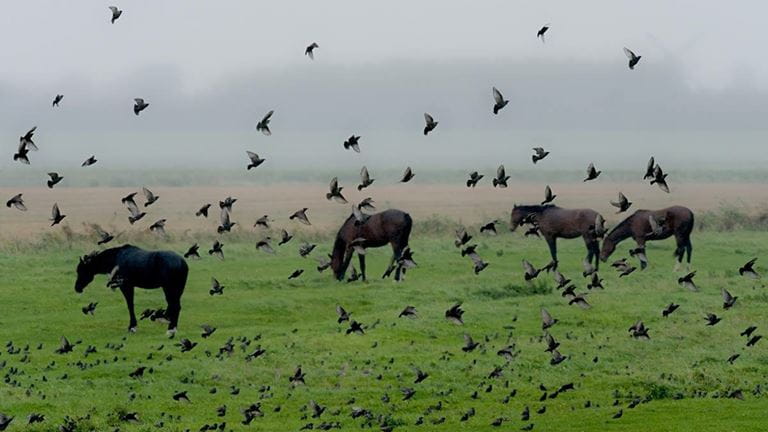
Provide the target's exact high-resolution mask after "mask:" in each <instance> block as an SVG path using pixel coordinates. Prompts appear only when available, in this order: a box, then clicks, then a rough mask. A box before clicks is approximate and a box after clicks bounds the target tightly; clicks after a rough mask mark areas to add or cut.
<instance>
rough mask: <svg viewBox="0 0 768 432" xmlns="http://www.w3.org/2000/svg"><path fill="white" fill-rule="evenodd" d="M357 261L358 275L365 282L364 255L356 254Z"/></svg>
mask: <svg viewBox="0 0 768 432" xmlns="http://www.w3.org/2000/svg"><path fill="white" fill-rule="evenodd" d="M357 259H358V261H360V275H361V276H362V277H363V280H365V255H360V254H357Z"/></svg>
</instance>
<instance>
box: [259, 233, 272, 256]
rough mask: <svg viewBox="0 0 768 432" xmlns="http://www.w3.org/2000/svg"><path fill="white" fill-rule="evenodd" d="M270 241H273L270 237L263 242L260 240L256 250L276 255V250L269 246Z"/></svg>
mask: <svg viewBox="0 0 768 432" xmlns="http://www.w3.org/2000/svg"><path fill="white" fill-rule="evenodd" d="M270 240H271V239H270V238H269V237H265V238H263V239H262V240H259V241H258V242H256V249H258V250H260V251H262V252H266V253H268V254H274V253H275V250H274V249H272V246H270V244H269V241H270Z"/></svg>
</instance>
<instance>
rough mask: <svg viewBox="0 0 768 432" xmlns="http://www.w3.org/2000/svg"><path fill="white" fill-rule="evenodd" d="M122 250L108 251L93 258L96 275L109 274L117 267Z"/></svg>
mask: <svg viewBox="0 0 768 432" xmlns="http://www.w3.org/2000/svg"><path fill="white" fill-rule="evenodd" d="M119 250H120V248H113V249H107V250H104V251H102V252H100V253H99V254H98V255H96V256H95V257H93V258H92V259H93V268H94V269H95V270H96V273H99V274H103V273H109V272H111V271H112V269H113V268H115V265H117V253H118V251H119Z"/></svg>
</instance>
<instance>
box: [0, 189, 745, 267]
mask: <svg viewBox="0 0 768 432" xmlns="http://www.w3.org/2000/svg"><path fill="white" fill-rule="evenodd" d="M17 196H18V197H21V194H19V195H17ZM9 207H10V206H9ZM19 210H22V209H19ZM756 261H757V258H752V259H751V260H749V261H748V262H747V263H746V264H744V265H743V266H741V267H739V275H741V276H746V277H748V278H750V279H759V278H760V275H759V274H758V273H757V271H755V269H754V265H755V262H756Z"/></svg>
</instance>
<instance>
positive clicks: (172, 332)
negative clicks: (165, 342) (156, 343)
mask: <svg viewBox="0 0 768 432" xmlns="http://www.w3.org/2000/svg"><path fill="white" fill-rule="evenodd" d="M165 334H166V335H168V337H169V338H171V339H173V337H174V336H176V329H175V328H174V329H170V330H168V331H167V332H165Z"/></svg>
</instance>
